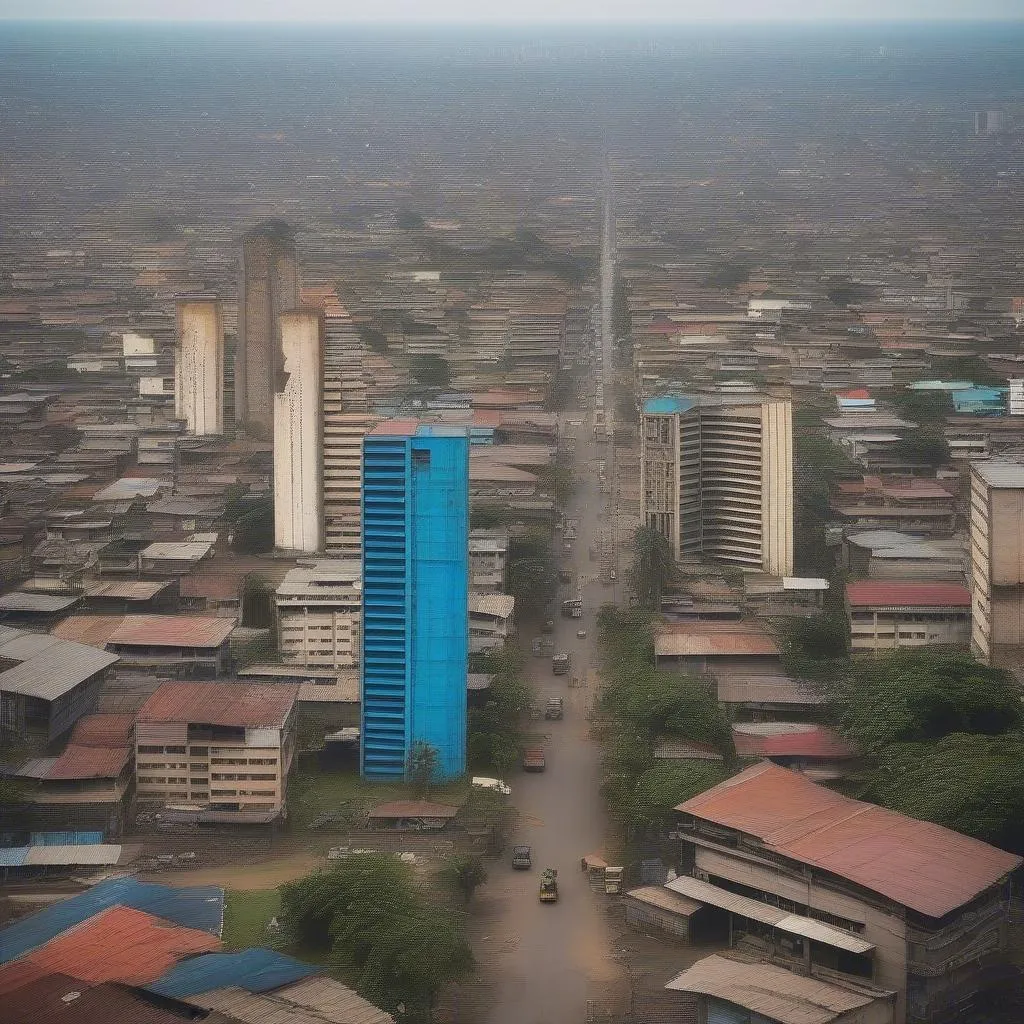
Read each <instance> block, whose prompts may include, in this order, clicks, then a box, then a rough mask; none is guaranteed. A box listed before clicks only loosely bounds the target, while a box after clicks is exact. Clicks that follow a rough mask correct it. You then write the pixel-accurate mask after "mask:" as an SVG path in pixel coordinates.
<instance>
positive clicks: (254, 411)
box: [235, 222, 299, 438]
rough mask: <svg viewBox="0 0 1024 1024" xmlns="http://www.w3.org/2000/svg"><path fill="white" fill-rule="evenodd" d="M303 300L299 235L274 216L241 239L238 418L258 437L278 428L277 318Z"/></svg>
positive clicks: (278, 361) (236, 406) (236, 376)
mask: <svg viewBox="0 0 1024 1024" xmlns="http://www.w3.org/2000/svg"><path fill="white" fill-rule="evenodd" d="M298 305H299V273H298V266H297V263H296V259H295V239H294V237H293V236H292V233H291V230H290V229H289V228H288V227H287V226H286V225H284V224H277V223H274V222H271V223H270V224H266V225H262V226H261V227H258V228H256V229H255V230H254V231H252V232H250V233H249V234H248V235H246V236H245V238H244V239H243V241H242V267H241V295H240V297H239V303H238V347H237V350H236V352H235V419H236V420H237V421H238V422H239V423H240V424H242V426H244V427H245V429H246V430H247V431H248V432H249V433H251V434H253V435H254V436H257V437H262V438H269V437H270V435H271V431H272V430H273V428H274V402H273V398H274V392H275V391H276V387H275V377H276V374H277V371H278V369H279V364H280V358H279V354H278V350H277V320H278V317H279V316H280V315H281V314H282V313H286V312H288V311H289V310H292V309H295V308H296V307H297V306H298Z"/></svg>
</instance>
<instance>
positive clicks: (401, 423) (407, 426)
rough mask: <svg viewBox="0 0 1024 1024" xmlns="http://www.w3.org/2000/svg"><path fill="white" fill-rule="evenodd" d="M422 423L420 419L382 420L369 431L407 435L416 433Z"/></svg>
mask: <svg viewBox="0 0 1024 1024" xmlns="http://www.w3.org/2000/svg"><path fill="white" fill-rule="evenodd" d="M419 425H420V421H419V420H413V419H405V420H381V421H380V423H378V424H377V425H376V426H375V427H374V428H373V430H371V431H369V433H370V434H391V435H393V436H397V437H406V436H409V435H412V434H415V433H416V428H417V427H418V426H419Z"/></svg>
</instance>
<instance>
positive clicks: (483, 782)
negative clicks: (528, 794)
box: [471, 775, 512, 796]
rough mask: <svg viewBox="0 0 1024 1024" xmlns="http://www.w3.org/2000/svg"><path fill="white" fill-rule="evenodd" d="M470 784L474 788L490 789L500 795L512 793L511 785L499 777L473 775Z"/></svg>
mask: <svg viewBox="0 0 1024 1024" xmlns="http://www.w3.org/2000/svg"><path fill="white" fill-rule="evenodd" d="M471 785H473V787H474V788H476V789H492V790H494V792H495V793H500V794H501V795H502V796H511V795H512V787H511V786H509V784H508V783H507V782H502V781H501V779H489V778H487V777H486V776H484V775H474V776H473V778H472V780H471Z"/></svg>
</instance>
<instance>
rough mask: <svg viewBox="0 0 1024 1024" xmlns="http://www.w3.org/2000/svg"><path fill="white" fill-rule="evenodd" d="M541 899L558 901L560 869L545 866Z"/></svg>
mask: <svg viewBox="0 0 1024 1024" xmlns="http://www.w3.org/2000/svg"><path fill="white" fill-rule="evenodd" d="M540 901H541V903H557V902H558V871H557V869H555V868H545V869H544V870H543V871H542V872H541V875H540Z"/></svg>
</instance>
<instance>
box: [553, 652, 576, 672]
mask: <svg viewBox="0 0 1024 1024" xmlns="http://www.w3.org/2000/svg"><path fill="white" fill-rule="evenodd" d="M571 665H572V658H570V657H569V655H568V654H565V653H562V654H556V655H555V656H554V657H553V658H552V659H551V671H552V672H554V673H555V675H556V676H564V675H568V673H569V668H570V666H571Z"/></svg>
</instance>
